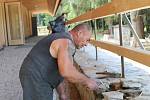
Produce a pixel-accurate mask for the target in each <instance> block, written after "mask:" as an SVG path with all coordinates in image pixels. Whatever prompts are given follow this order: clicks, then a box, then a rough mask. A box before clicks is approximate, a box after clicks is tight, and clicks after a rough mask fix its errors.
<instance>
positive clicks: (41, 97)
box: [19, 23, 99, 100]
mask: <svg viewBox="0 0 150 100" xmlns="http://www.w3.org/2000/svg"><path fill="white" fill-rule="evenodd" d="M90 37H91V28H90V27H89V26H88V24H85V23H83V24H79V25H77V26H76V27H75V28H73V29H72V30H71V31H70V34H69V33H67V32H62V33H53V34H51V35H49V36H47V37H45V38H44V39H42V40H41V41H39V42H38V43H37V44H36V45H35V46H34V47H33V48H32V50H31V51H30V53H29V54H28V55H27V57H26V58H25V59H24V61H23V64H22V66H21V69H20V73H19V76H20V81H21V85H22V88H23V100H53V89H54V88H57V89H58V91H59V89H60V90H61V88H62V87H61V83H62V82H63V80H64V79H66V80H68V81H69V82H72V83H78V84H82V85H85V86H86V87H88V88H89V89H91V90H97V89H99V87H98V85H97V84H96V82H95V81H94V80H92V79H90V78H88V77H86V76H85V75H83V74H82V73H80V72H79V71H78V70H77V69H76V68H75V67H74V66H73V60H72V56H73V55H74V53H75V49H71V47H70V43H72V44H73V45H74V48H82V47H83V46H86V45H87V43H88V42H89V40H90ZM69 51H71V52H72V53H71V52H69ZM60 99H61V100H67V98H65V96H63V94H60Z"/></svg>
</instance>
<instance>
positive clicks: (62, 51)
mask: <svg viewBox="0 0 150 100" xmlns="http://www.w3.org/2000/svg"><path fill="white" fill-rule="evenodd" d="M59 43H60V45H59V48H58V52H57V59H58V66H59V72H60V74H61V75H62V76H63V77H64V78H65V79H67V80H68V81H70V82H72V83H80V84H82V85H86V86H87V87H88V88H90V89H91V90H95V89H97V88H98V86H97V84H96V82H95V81H93V80H91V79H89V78H88V77H86V76H85V75H83V74H82V73H80V72H79V71H78V70H77V69H76V68H75V67H74V66H73V62H72V60H71V58H70V56H69V52H68V40H67V39H61V40H60V42H59Z"/></svg>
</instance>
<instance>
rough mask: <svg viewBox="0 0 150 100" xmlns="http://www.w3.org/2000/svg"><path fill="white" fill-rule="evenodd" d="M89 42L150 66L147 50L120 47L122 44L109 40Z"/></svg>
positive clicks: (149, 53)
mask: <svg viewBox="0 0 150 100" xmlns="http://www.w3.org/2000/svg"><path fill="white" fill-rule="evenodd" d="M90 43H91V44H93V45H94V46H97V47H100V48H102V49H106V50H108V51H111V52H113V53H116V54H118V55H120V56H124V57H127V58H129V59H132V60H134V61H137V62H139V63H142V64H144V65H146V66H149V67H150V52H149V51H144V50H139V49H133V48H129V47H122V46H119V45H116V44H112V43H109V42H102V41H96V40H91V41H90Z"/></svg>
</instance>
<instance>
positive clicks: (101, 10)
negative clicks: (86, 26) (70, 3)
mask: <svg viewBox="0 0 150 100" xmlns="http://www.w3.org/2000/svg"><path fill="white" fill-rule="evenodd" d="M144 8H150V0H119V2H118V0H113V1H112V2H110V3H107V4H105V5H104V6H102V7H98V8H96V9H94V10H91V11H88V12H86V13H84V14H82V15H80V16H78V17H76V18H74V19H71V20H69V21H68V22H67V23H66V24H72V23H75V22H81V21H89V20H92V19H98V18H104V17H107V16H112V15H114V14H117V13H122V12H129V11H133V10H139V9H144Z"/></svg>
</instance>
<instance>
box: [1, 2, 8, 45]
mask: <svg viewBox="0 0 150 100" xmlns="http://www.w3.org/2000/svg"><path fill="white" fill-rule="evenodd" d="M0 23H1V24H0V47H2V46H3V45H7V36H6V22H5V12H4V3H0Z"/></svg>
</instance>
